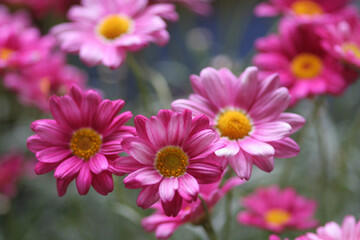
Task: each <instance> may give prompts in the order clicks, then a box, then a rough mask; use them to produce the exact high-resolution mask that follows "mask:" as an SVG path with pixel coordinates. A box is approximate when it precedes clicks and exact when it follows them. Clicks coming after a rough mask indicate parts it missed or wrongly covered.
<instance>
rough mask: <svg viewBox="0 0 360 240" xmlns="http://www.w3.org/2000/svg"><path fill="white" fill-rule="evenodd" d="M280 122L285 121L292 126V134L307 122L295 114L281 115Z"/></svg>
mask: <svg viewBox="0 0 360 240" xmlns="http://www.w3.org/2000/svg"><path fill="white" fill-rule="evenodd" d="M279 121H284V122H287V123H288V124H290V126H291V127H292V131H291V133H295V132H297V131H298V130H299V129H300V128H302V127H303V126H304V124H305V122H306V120H305V118H303V117H302V116H300V115H298V114H295V113H282V114H280V117H279Z"/></svg>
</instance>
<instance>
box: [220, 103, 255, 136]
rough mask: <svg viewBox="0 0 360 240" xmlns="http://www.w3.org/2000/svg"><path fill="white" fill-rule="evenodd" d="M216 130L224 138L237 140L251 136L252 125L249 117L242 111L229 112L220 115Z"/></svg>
mask: <svg viewBox="0 0 360 240" xmlns="http://www.w3.org/2000/svg"><path fill="white" fill-rule="evenodd" d="M216 128H217V129H218V130H219V132H220V134H221V136H222V137H228V138H229V139H231V140H237V139H242V138H244V137H246V136H249V133H250V132H251V130H252V124H251V120H250V119H249V117H248V116H246V114H244V113H242V112H241V111H235V110H227V111H225V112H223V113H221V114H220V115H219V117H218V121H217V125H216Z"/></svg>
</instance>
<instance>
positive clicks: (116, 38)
mask: <svg viewBox="0 0 360 240" xmlns="http://www.w3.org/2000/svg"><path fill="white" fill-rule="evenodd" d="M174 15H176V12H175V8H174V6H173V5H172V4H154V5H151V6H148V1H147V0H109V1H102V0H94V1H89V0H83V1H82V5H81V6H74V7H72V8H71V9H70V11H69V13H68V17H69V18H70V20H71V21H72V22H70V23H64V24H60V25H58V26H55V27H54V28H53V30H52V32H53V33H54V34H55V35H56V36H57V38H58V40H59V41H60V43H61V47H62V49H63V50H65V51H68V52H76V53H79V54H80V58H81V59H82V60H83V61H85V62H86V63H87V64H89V65H97V64H100V63H103V64H104V65H105V66H108V67H111V68H117V67H119V66H120V65H121V64H122V63H123V62H124V60H125V57H126V52H127V51H137V50H140V49H142V48H144V47H145V46H147V45H148V44H149V43H156V44H158V45H164V44H166V43H167V42H168V40H169V33H168V32H167V30H166V23H165V21H164V20H163V19H162V17H165V18H167V17H170V16H171V17H174Z"/></svg>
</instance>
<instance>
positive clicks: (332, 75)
mask: <svg viewBox="0 0 360 240" xmlns="http://www.w3.org/2000/svg"><path fill="white" fill-rule="evenodd" d="M349 2H350V1H344V0H329V1H321V0H306V1H304V0H270V1H269V2H268V3H262V4H260V5H259V6H258V7H257V8H256V10H255V13H256V14H257V15H258V16H275V15H278V14H282V15H284V17H283V18H282V19H281V21H280V24H279V33H278V34H272V35H270V36H268V37H265V38H261V39H259V40H258V41H257V42H256V48H257V50H258V51H259V53H258V54H257V55H256V56H255V58H254V64H255V65H256V66H258V67H259V68H260V70H261V75H262V76H263V77H265V76H268V75H269V74H272V73H275V72H276V73H278V74H279V75H280V79H281V82H282V85H283V86H286V87H287V88H288V89H289V91H290V93H291V96H292V104H295V103H296V102H297V101H298V100H301V99H303V98H308V97H313V96H317V95H323V94H331V95H339V94H341V93H342V92H343V91H344V90H345V89H346V87H347V86H348V85H349V84H350V83H352V82H353V81H354V80H355V79H356V78H357V73H356V72H355V71H353V70H352V69H351V67H349V65H351V64H354V65H357V64H358V63H359V62H360V61H359V59H360V45H359V43H360V42H359V33H357V32H359V28H358V27H357V26H359V24H360V18H359V16H358V13H357V10H356V8H355V7H353V6H351V5H349ZM350 32H351V34H350ZM341 60H345V63H347V64H343V62H342V61H341Z"/></svg>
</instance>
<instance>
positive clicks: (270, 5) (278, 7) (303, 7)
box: [255, 0, 353, 23]
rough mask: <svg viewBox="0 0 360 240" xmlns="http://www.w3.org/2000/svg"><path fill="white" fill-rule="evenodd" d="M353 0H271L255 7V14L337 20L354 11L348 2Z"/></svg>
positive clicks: (321, 20) (324, 20)
mask: <svg viewBox="0 0 360 240" xmlns="http://www.w3.org/2000/svg"><path fill="white" fill-rule="evenodd" d="M351 1H352V0H326V1H325V0H269V1H268V2H265V3H260V4H259V5H258V6H257V7H256V8H255V14H256V15H257V16H260V17H272V16H276V15H280V14H283V15H290V16H295V17H296V18H297V19H298V20H300V21H302V22H304V21H305V22H318V23H321V22H329V21H336V20H337V19H339V18H341V17H342V16H344V15H346V14H348V13H349V12H351V11H353V8H352V7H349V6H348V4H349V3H350V2H351Z"/></svg>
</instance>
